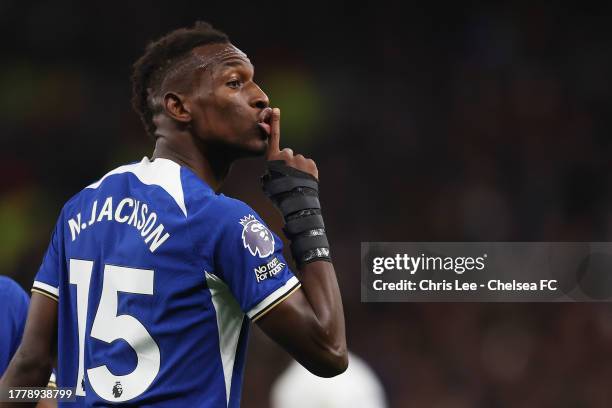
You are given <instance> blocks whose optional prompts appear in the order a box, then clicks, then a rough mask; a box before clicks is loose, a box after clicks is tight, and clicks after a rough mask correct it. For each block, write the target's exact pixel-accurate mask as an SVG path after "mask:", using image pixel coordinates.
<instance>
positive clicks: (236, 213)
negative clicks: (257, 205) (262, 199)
mask: <svg viewBox="0 0 612 408" xmlns="http://www.w3.org/2000/svg"><path fill="white" fill-rule="evenodd" d="M223 207H224V208H223V210H222V211H223V220H224V221H223V223H222V227H221V230H220V233H219V236H218V238H217V242H216V245H215V254H214V263H215V272H216V274H218V275H219V277H220V278H221V279H222V280H223V281H224V282H225V283H226V284H227V286H228V287H229V289H230V291H231V292H232V294H233V295H234V297H235V298H236V300H237V301H238V304H239V305H240V307H241V309H242V310H243V311H244V313H246V315H247V316H248V317H249V318H250V319H251V320H253V321H255V320H257V319H258V318H260V317H261V316H263V315H264V314H265V313H267V312H268V311H270V310H271V309H272V308H273V307H274V306H276V305H278V304H279V303H280V302H282V301H283V300H284V299H286V298H287V297H288V296H289V295H291V294H292V293H293V292H294V291H296V290H297V289H298V288H299V287H300V282H299V280H298V279H297V277H296V276H295V275H294V274H293V272H292V271H291V269H290V268H289V267H288V266H287V261H286V260H285V258H284V257H283V255H282V251H283V242H282V240H281V239H280V238H279V237H278V236H277V235H276V234H274V233H273V232H272V231H270V229H269V228H268V227H267V226H266V224H265V222H264V221H263V220H262V219H261V218H260V217H259V215H258V214H257V213H256V212H255V211H253V210H252V209H251V208H250V207H249V206H248V205H246V204H244V203H243V202H241V201H238V200H231V201H229V202H228V203H226V204H225V205H224V206H223Z"/></svg>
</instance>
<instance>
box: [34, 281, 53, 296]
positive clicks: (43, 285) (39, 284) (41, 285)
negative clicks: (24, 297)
mask: <svg viewBox="0 0 612 408" xmlns="http://www.w3.org/2000/svg"><path fill="white" fill-rule="evenodd" d="M32 287H33V288H38V289H41V290H44V291H46V292H49V293H51V294H52V295H55V296H57V297H59V288H55V287H53V286H51V285H47V284H46V283H43V282H39V281H34V284H33V285H32Z"/></svg>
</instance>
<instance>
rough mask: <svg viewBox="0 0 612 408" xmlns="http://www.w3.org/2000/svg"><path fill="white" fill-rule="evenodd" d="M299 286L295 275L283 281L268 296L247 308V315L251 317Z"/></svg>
mask: <svg viewBox="0 0 612 408" xmlns="http://www.w3.org/2000/svg"><path fill="white" fill-rule="evenodd" d="M299 286H300V283H299V281H298V278H296V277H295V276H292V277H291V279H289V280H288V281H287V282H285V284H284V285H283V286H281V287H280V288H278V289H276V290H275V291H274V292H272V293H271V294H270V295H268V297H266V298H265V299H264V300H262V301H261V302H259V303H258V304H257V305H256V306H255V307H254V308H252V309H251V310H249V312H248V313H247V316H249V318H250V319H253V318H254V317H256V316H257V315H258V314H259V313H260V312H262V311H263V310H264V309H266V308H268V307H269V306H271V305H272V304H273V303H274V302H276V301H277V300H279V299H281V298H282V297H283V296H285V295H289V294H290V292H293V291H294V290H295V289H297V288H298V287H299Z"/></svg>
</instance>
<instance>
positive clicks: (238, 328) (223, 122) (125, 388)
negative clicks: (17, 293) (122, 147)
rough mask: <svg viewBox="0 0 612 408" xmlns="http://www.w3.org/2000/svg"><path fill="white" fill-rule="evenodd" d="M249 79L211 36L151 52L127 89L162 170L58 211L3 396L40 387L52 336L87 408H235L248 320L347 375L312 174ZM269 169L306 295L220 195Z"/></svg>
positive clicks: (179, 38)
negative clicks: (232, 180)
mask: <svg viewBox="0 0 612 408" xmlns="http://www.w3.org/2000/svg"><path fill="white" fill-rule="evenodd" d="M253 75H254V73H253V66H252V65H251V63H250V61H249V59H248V58H247V56H246V55H245V54H244V53H243V52H242V51H240V50H239V49H237V48H236V47H234V46H233V45H232V44H231V43H230V42H229V39H228V38H227V36H226V35H225V34H223V33H221V32H219V31H217V30H214V29H213V28H212V27H211V26H210V25H208V24H206V23H197V24H196V25H195V26H194V27H193V28H189V29H179V30H176V31H174V32H172V33H170V34H168V35H166V36H165V37H163V38H161V39H160V40H158V41H157V42H155V43H152V44H150V45H149V46H148V47H147V49H146V52H145V54H144V55H143V56H142V57H141V58H140V59H139V60H138V61H137V62H136V64H135V65H134V75H133V77H132V81H133V89H134V99H133V102H134V106H135V108H136V111H137V112H138V113H139V114H140V116H141V118H142V120H143V122H144V124H145V127H146V129H147V131H148V132H149V134H151V135H152V136H153V137H154V138H155V150H154V152H153V155H152V159H149V158H147V157H145V158H144V159H143V160H142V161H141V162H139V163H134V164H130V165H126V166H121V167H119V168H117V169H115V170H113V171H111V172H109V173H108V174H106V175H105V176H104V177H102V179H100V180H99V181H97V182H96V183H94V184H92V185H90V186H88V187H87V188H85V189H84V190H83V191H81V192H80V193H79V194H77V195H76V196H75V197H73V198H72V199H71V200H70V201H68V203H66V205H65V206H64V208H63V209H62V213H61V215H60V217H59V221H58V223H57V225H56V228H55V231H54V233H53V236H52V239H51V244H50V246H49V249H48V250H47V253H46V255H45V258H44V261H43V263H42V266H41V268H40V270H39V272H38V274H37V276H36V278H35V282H34V285H33V289H32V290H33V292H34V293H33V297H32V305H31V311H30V316H29V318H28V323H27V324H26V330H25V334H24V339H23V341H22V343H21V346H20V350H19V351H18V353H17V357H16V358H14V359H13V361H12V362H11V365H10V366H9V369H8V371H7V374H6V376H5V378H4V379H3V382H2V385H3V386H9V387H10V386H24V385H41V384H44V383H45V381H44V378H45V376H47V378H48V375H49V371H50V365H51V360H52V355H53V343H54V337H55V333H56V330H57V333H58V334H57V336H58V339H57V341H58V363H59V367H58V372H59V375H58V386H60V387H76V394H77V403H78V404H80V405H81V406H85V405H86V406H91V405H107V404H108V403H109V402H111V403H127V404H130V405H133V406H139V407H143V406H189V407H225V406H227V407H238V406H239V404H240V389H241V384H242V373H243V368H244V362H245V350H246V341H247V334H248V330H249V323H250V321H256V322H257V323H258V325H259V326H260V327H261V328H262V329H263V331H264V332H265V333H266V334H267V335H268V336H270V337H271V338H272V339H274V340H275V341H276V342H278V343H279V344H280V345H281V346H282V347H284V348H285V349H286V350H287V351H288V352H289V353H290V354H291V355H292V356H293V357H294V358H295V359H296V360H298V361H299V362H300V363H301V364H303V365H304V366H305V367H307V368H308V369H309V370H310V371H311V372H313V373H315V374H317V375H319V376H325V377H330V376H334V375H337V374H339V373H341V372H343V371H344V370H345V369H346V367H347V364H348V359H347V351H346V340H345V329H344V317H343V310H342V302H341V299H340V292H339V289H338V284H337V281H336V277H335V271H334V268H333V265H332V263H331V259H330V253H329V244H328V243H327V238H326V236H325V228H324V224H323V218H322V215H321V210H320V205H319V201H318V172H317V167H316V165H315V163H314V162H313V161H312V160H309V159H306V158H304V157H303V156H301V155H294V154H293V152H292V151H291V149H283V150H280V147H279V144H280V110H278V109H274V110H273V109H271V108H270V107H269V101H268V97H267V96H266V94H265V93H264V92H263V91H262V90H261V89H260V88H259V87H258V86H257V85H256V83H255V82H254V81H253ZM264 154H265V156H266V159H267V160H268V162H267V163H268V165H267V166H268V170H267V172H266V174H265V175H264V177H263V178H262V181H263V185H264V190H265V191H266V193H267V194H268V196H269V197H270V198H271V199H272V201H273V203H274V204H275V205H277V206H278V208H279V209H280V211H281V212H282V213H283V215H284V217H285V221H286V226H285V228H284V231H285V233H286V234H287V236H288V238H289V239H290V240H291V251H292V255H293V257H294V258H295V260H296V263H297V265H298V268H299V269H300V272H301V274H300V277H301V281H298V279H297V278H296V277H295V276H294V274H293V273H292V271H291V270H290V269H289V268H288V267H287V262H286V261H285V259H284V258H283V256H282V243H281V240H280V239H279V238H278V237H277V236H276V235H275V234H273V233H272V232H270V230H269V229H268V228H267V227H266V226H265V223H264V222H263V221H262V220H261V219H260V218H259V216H258V215H257V214H256V213H255V212H254V211H253V210H252V209H251V208H250V207H248V206H247V205H246V204H244V203H242V202H240V201H238V200H235V199H231V198H229V197H226V196H224V195H222V194H217V193H216V191H217V190H218V189H219V187H220V186H221V184H222V183H223V180H224V179H225V177H226V175H227V173H228V171H229V169H230V166H231V164H232V163H233V162H234V161H235V160H236V159H239V158H242V157H252V156H257V155H264Z"/></svg>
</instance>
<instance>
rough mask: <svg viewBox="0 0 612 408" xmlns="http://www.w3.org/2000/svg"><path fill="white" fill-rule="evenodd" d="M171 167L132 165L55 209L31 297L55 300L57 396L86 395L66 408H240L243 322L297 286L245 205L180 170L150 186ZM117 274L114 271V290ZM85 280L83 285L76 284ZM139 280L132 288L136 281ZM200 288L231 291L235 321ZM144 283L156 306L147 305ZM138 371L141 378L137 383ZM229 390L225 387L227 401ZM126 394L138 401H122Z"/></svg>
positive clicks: (246, 326) (245, 329) (150, 301)
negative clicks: (222, 326)
mask: <svg viewBox="0 0 612 408" xmlns="http://www.w3.org/2000/svg"><path fill="white" fill-rule="evenodd" d="M162 164H164V166H166V167H164V166H162ZM168 166H169V167H168ZM173 166H178V165H177V164H175V163H171V162H169V161H167V160H166V161H163V160H161V159H157V160H155V161H154V162H149V161H148V160H143V162H141V163H136V164H132V165H130V167H129V169H131V170H130V171H123V170H122V171H121V172H119V173H118V174H112V175H108V176H107V177H105V178H104V179H102V182H101V183H100V184H99V185H97V186H95V188H86V189H84V190H82V191H81V192H80V193H79V194H77V195H76V196H75V197H73V198H72V199H71V200H70V201H68V202H67V203H66V205H65V206H64V208H63V209H62V212H61V214H60V217H59V219H58V222H57V225H56V228H55V230H54V232H53V236H52V239H51V243H50V245H49V249H48V251H47V254H46V255H45V258H44V261H43V263H42V265H41V268H40V270H39V272H38V274H37V276H36V278H35V282H34V288H36V289H39V288H40V287H41V283H42V284H46V285H50V286H51V287H52V288H53V289H55V288H56V290H57V291H58V292H59V309H58V313H59V327H58V337H59V338H58V372H59V375H58V378H57V385H58V386H59V387H75V386H80V385H81V384H82V385H83V386H84V388H83V391H84V393H85V394H86V395H85V396H79V397H78V398H77V403H78V405H74V404H67V405H66V406H71V407H74V406H108V404H109V401H110V402H121V403H122V404H125V405H126V406H139V407H145V406H153V405H154V406H168V407H177V406H184V407H215V408H217V407H225V406H229V407H238V406H239V404H240V393H241V387H242V375H243V371H244V364H245V351H246V345H247V341H246V340H247V338H248V330H249V319H248V317H246V315H245V314H246V313H248V312H250V311H251V309H253V308H254V307H257V306H258V305H260V304H261V303H262V301H264V300H266V302H267V301H269V299H270V297H276V296H277V295H278V294H279V292H281V294H282V292H283V291H284V290H285V289H284V288H286V287H287V285H286V284H287V282H288V281H289V280H290V279H292V281H294V280H295V278H294V275H293V273H292V272H291V271H290V270H289V268H288V267H287V266H286V265H287V263H286V261H285V260H284V259H283V257H282V241H281V240H280V239H279V238H278V237H277V236H276V235H274V234H273V233H271V232H270V231H269V230H268V229H267V228H266V227H265V224H264V223H263V221H262V220H261V219H260V218H259V216H258V215H257V214H256V213H255V212H254V211H253V210H252V209H251V208H250V207H249V206H248V205H246V204H244V203H242V202H240V201H238V200H235V199H232V198H229V197H226V196H224V195H222V194H216V193H215V192H214V191H213V190H212V189H211V188H210V187H209V186H208V185H207V184H205V183H204V182H203V181H202V180H200V179H199V178H198V177H197V176H196V175H195V174H194V173H193V172H191V170H189V169H188V168H185V167H180V171H179V172H177V173H176V174H177V175H178V176H177V177H176V180H174V179H173V180H172V183H171V187H168V185H165V186H163V185H161V184H157V183H152V182H151V179H155V180H157V179H158V178H164V177H166V179H167V178H168V177H169V176H167V174H165V175H164V174H160V172H162V171H165V172H166V173H167V171H168V170H173V169H174V167H173ZM141 173H146V174H147V176H146V177H150V178H149V179H147V178H146V177H144V176H143V177H144V178H143V177H140V176H138V174H141ZM143 180H144V181H146V183H145V182H143ZM162 184H163V183H162ZM177 186H178V187H177ZM174 187H177V189H176V190H173V188H174ZM169 188H170V190H171V191H174V193H172V194H171V193H170V192H169V191H168V189H169ZM176 191H180V194H178V196H181V195H182V199H183V200H184V208H185V210H186V212H187V214H186V215H185V213H184V211H183V208H182V207H181V205H182V204H181V203H182V202H181V199H179V198H177V193H176ZM173 194H174V195H173ZM109 197H110V198H109ZM94 203H95V204H94ZM121 203H123V204H121ZM94 205H95V211H94ZM145 205H146V207H145ZM79 214H80V216H79ZM92 214H93V215H92ZM153 214H154V215H153ZM79 217H80V218H79ZM166 234H168V235H167V236H166ZM272 241H273V243H274V244H273V245H272ZM88 265H89V266H88ZM105 265H106V266H105ZM117 267H119V268H117ZM113 268H115V269H114V270H115V271H119V272H117V273H118V274H119V275H118V276H119V278H116V279H115V280H114V281H113V278H110V276H114V275H112V273H113V272H111V271H110V270H111V269H113ZM134 269H139V270H143V271H144V272H134ZM87 271H90V273H91V277H90V280H89V284H88V285H86V284H84V283H83V282H84V281H83V280H82V278H83V276H87V273H88V272H87ZM262 271H263V272H262ZM136 273H138V274H139V275H138V276H139V278H138V279H131V278H130V277H131V276H136V275H135V274H136ZM207 274H208V275H207ZM207 276H208V278H209V279H217V280H218V281H219V282H221V286H220V287H221V288H222V289H223V288H226V289H227V290H226V291H227V292H228V296H227V297H229V298H231V299H233V300H232V302H235V304H237V307H236V308H235V310H234V309H232V307H231V305H230V307H227V308H226V306H224V305H221V306H218V307H219V308H220V309H222V310H217V308H216V307H215V303H214V301H213V291H212V290H211V288H210V287H209V284H208V280H207ZM71 279H72V281H73V282H76V281H78V280H79V279H81V280H80V281H79V283H71ZM132 280H134V281H135V282H133V283H129V284H128V283H126V282H131V281H132ZM149 280H150V281H151V282H152V294H149V293H143V292H146V289H143V288H145V287H146V286H147V282H148V281H149ZM105 285H106V286H107V287H106V289H105V292H104V293H105V295H104V296H105V297H104V302H103V301H102V300H103V288H104V287H105ZM125 285H136V286H137V289H138V290H136V291H134V290H132V289H129V290H126V289H125V288H126V286H125ZM83 288H85V289H84V291H83ZM111 288H115V289H112V290H111ZM117 288H119V289H117ZM121 288H123V289H121ZM79 290H80V291H79ZM217 290H218V289H217ZM139 291H140V292H139ZM77 292H78V293H79V294H80V295H77ZM84 293H85V294H87V296H88V299H87V300H85V299H84V296H83V294H84ZM227 297H226V298H227ZM266 302H264V303H266ZM77 303H78V307H77ZM230 303H231V302H230ZM109 305H110V306H109ZM238 307H239V308H238ZM79 308H80V309H81V310H84V311H85V312H84V313H85V314H86V316H84V317H85V318H84V320H85V322H86V323H85V329H84V330H85V336H84V339H85V340H84V351H83V353H84V359H83V360H84V362H83V364H84V372H85V375H84V379H83V381H79V380H80V379H78V378H77V377H78V366H79V354H78V350H79V347H80V345H79V334H78V328H79V324H78V310H79ZM236 311H237V313H235V312H236ZM228 315H231V316H233V317H236V316H238V318H239V319H243V320H238V321H239V324H237V325H236V327H235V328H234V329H235V330H234V332H232V333H234V338H235V339H236V344H237V346H236V347H235V348H234V350H233V351H232V350H230V353H233V358H235V362H234V364H233V366H231V367H230V366H227V367H226V370H225V371H224V367H223V361H224V358H223V355H222V352H221V350H222V349H223V348H224V346H225V344H220V335H221V334H223V336H225V335H226V333H225V332H224V333H221V334H220V330H219V322H220V321H228ZM94 321H95V322H96V325H97V327H94ZM98 323H99V324H98ZM136 326H140V328H137V327H136ZM92 328H94V329H96V328H97V329H98V331H96V330H94V333H92ZM143 330H144V331H143ZM134 333H136V334H134ZM130 336H134V339H135V340H133V343H134V344H130V343H129V340H128V338H129V337H130ZM223 336H221V337H222V338H225V337H223ZM104 337H108V338H106V340H105V339H104ZM109 338H110V339H111V341H110V342H109ZM136 349H138V351H137V350H136ZM230 349H231V348H230ZM156 350H157V351H156ZM156 356H158V357H159V368H155V365H156V362H155V359H156V358H157V357H156ZM225 360H226V365H227V361H229V360H228V359H227V358H226V359H225ZM139 364H140V366H141V367H145V366H146V367H145V369H144V371H142V373H144V374H143V375H142V376H138V378H136V377H135V374H134V372H135V370H136V368H137V367H138V366H139ZM97 367H98V369H97V370H98V372H100V369H99V367H106V368H105V369H106V370H108V371H109V372H110V374H111V375H112V376H113V378H112V379H113V381H111V382H109V381H107V380H108V378H110V377H105V378H106V380H104V381H102V380H96V378H92V372H91V371H88V370H92V369H96V368H97ZM147 367H148V368H147ZM228 372H229V374H228ZM151 373H153V374H151ZM148 375H152V377H151V378H149V379H148V380H147V378H148V377H147V376H148ZM228 375H229V376H228ZM94 377H95V375H94ZM135 378H136V379H135ZM228 380H229V381H228ZM96 381H97V382H96ZM226 382H229V383H231V387H229V388H230V395H228V394H227V391H226V390H227V387H226ZM77 383H81V384H77ZM141 383H144V384H146V389H144V390H143V391H134V390H136V389H137V388H138V386H139V385H134V384H141ZM109 393H110V394H112V395H111V396H110V397H109V395H108V394H109ZM130 393H133V394H134V393H135V394H137V395H134V396H132V397H130V398H129V399H128V400H125V401H124V400H122V398H127V397H126V396H127V395H129V394H130ZM116 394H120V395H119V396H116Z"/></svg>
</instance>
